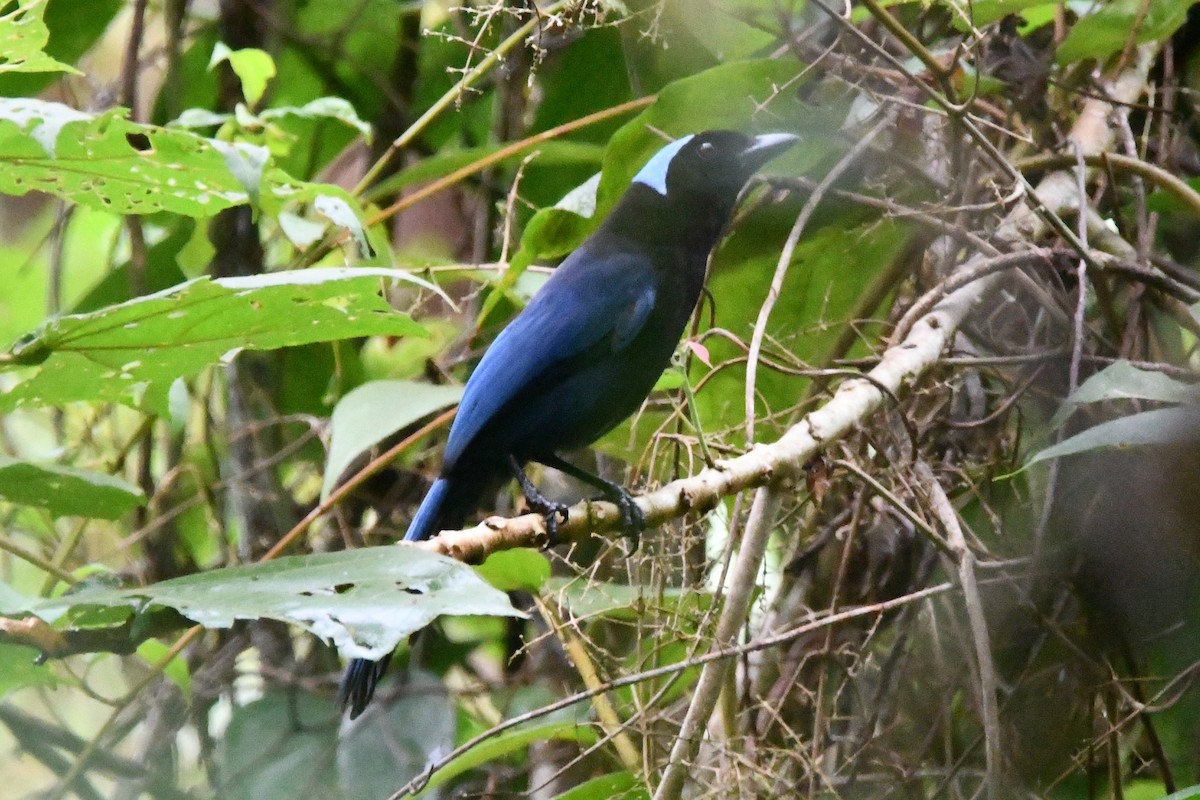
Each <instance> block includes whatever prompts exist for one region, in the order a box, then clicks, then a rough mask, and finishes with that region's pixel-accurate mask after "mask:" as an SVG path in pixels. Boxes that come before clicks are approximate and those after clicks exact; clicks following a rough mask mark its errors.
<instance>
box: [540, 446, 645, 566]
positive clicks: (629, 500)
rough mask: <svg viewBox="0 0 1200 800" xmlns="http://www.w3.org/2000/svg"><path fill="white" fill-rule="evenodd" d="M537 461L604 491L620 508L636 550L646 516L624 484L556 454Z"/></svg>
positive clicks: (623, 522)
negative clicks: (614, 481) (591, 471)
mask: <svg viewBox="0 0 1200 800" xmlns="http://www.w3.org/2000/svg"><path fill="white" fill-rule="evenodd" d="M537 461H538V463H540V464H545V465H546V466H547V467H550V468H552V469H556V470H558V471H559V472H564V473H566V474H567V475H570V476H571V477H572V478H575V479H576V480H580V481H583V482H584V483H586V484H589V485H591V486H595V487H596V488H597V489H599V490H600V491H601V492H603V493H604V497H605V498H607V499H608V500H611V501H612V502H613V503H615V504H616V506H617V508H619V509H621V524H622V525H623V526H624V528H625V532H626V533H627V534H629V536H630V537H631V538H632V539H633V547H634V549H635V550H636V549H637V546H638V540H639V539H640V538H641V535H642V531H643V530H645V529H646V516H645V515H644V514H643V513H642V509H641V508H639V507H638V504H637V503H636V502H635V501H634V499H633V495H631V494H630V493H629V492H628V491H627V490H626V489H625V487H624V486H622V485H621V484H619V483H613V482H612V481H606V480H605V479H604V478H601V477H600V476H599V475H593V474H592V473H590V472H587V471H586V470H583V469H580V468H579V467H577V466H575V465H574V464H572V463H571V462H569V461H564V460H563V459H561V458H559V457H558V456H556V455H550V456H546V457H544V458H542V457H539V458H538V459H537Z"/></svg>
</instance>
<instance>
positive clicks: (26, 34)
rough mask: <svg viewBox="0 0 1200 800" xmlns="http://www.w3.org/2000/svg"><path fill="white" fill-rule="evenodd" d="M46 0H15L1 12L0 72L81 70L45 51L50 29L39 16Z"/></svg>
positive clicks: (74, 73) (78, 72) (72, 71)
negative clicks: (11, 7)
mask: <svg viewBox="0 0 1200 800" xmlns="http://www.w3.org/2000/svg"><path fill="white" fill-rule="evenodd" d="M47 2H48V0H18V2H17V6H16V8H13V9H12V10H11V11H9V12H8V13H7V14H4V15H3V16H0V73H4V72H69V73H71V74H73V75H81V74H82V73H81V72H80V71H79V70H77V69H75V68H74V67H72V66H71V65H70V64H64V63H62V62H61V61H58V60H57V59H53V58H51V57H50V56H48V55H46V53H45V52H44V51H45V48H46V44H47V43H48V42H49V41H50V29H49V28H47V27H46V23H45V22H44V21H43V20H42V15H43V14H44V13H45V12H46V4H47Z"/></svg>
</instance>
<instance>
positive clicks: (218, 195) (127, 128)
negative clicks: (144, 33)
mask: <svg viewBox="0 0 1200 800" xmlns="http://www.w3.org/2000/svg"><path fill="white" fill-rule="evenodd" d="M125 113H126V112H125V111H124V110H123V109H112V110H109V111H107V112H105V113H104V114H101V115H99V116H93V115H91V114H86V113H84V112H82V111H77V110H75V109H73V108H71V107H70V106H66V105H63V104H61V103H51V102H48V101H45V100H38V99H35V98H22V97H18V98H6V97H0V192H4V193H7V194H12V195H17V196H20V195H24V194H26V193H27V192H30V191H42V192H46V193H48V194H51V195H54V196H55V197H59V198H62V199H64V200H68V201H71V202H74V203H80V204H83V205H87V206H90V207H93V208H98V209H101V210H105V211H110V212H112V213H116V214H151V213H154V212H157V211H169V212H171V213H174V214H182V215H184V216H188V217H210V216H212V215H214V214H216V213H218V212H219V211H223V210H224V209H226V208H230V207H232V206H237V205H244V204H247V203H256V204H260V205H261V206H262V207H263V208H265V209H266V210H268V211H270V212H272V213H278V212H279V211H280V210H281V209H282V208H283V207H284V206H285V205H295V204H299V203H309V204H312V205H313V207H314V210H315V211H316V212H317V213H319V214H320V215H322V216H324V217H325V218H327V219H330V220H331V221H332V222H334V224H337V225H339V226H341V227H343V228H346V229H347V230H349V231H351V232H352V233H353V234H354V235H355V237H356V238H358V239H359V240H360V242H361V243H364V244H365V241H366V238H365V234H364V233H363V230H362V211H361V209H360V208H359V207H358V203H357V201H355V200H354V199H353V198H351V197H350V195H349V193H348V192H346V191H345V190H343V189H340V188H339V187H337V186H332V185H326V184H314V183H305V182H303V181H297V180H294V179H293V178H291V177H290V176H288V175H287V174H286V173H284V172H283V171H282V170H280V169H278V168H277V167H273V166H272V165H271V157H270V151H268V150H267V148H265V147H258V146H255V145H251V144H247V143H244V142H233V143H231V142H224V141H221V140H219V139H206V138H204V137H202V136H198V135H196V134H194V133H192V132H190V131H186V130H179V129H175V128H163V127H159V126H156V125H140V124H138V123H135V122H130V121H129V120H127V119H125V118H124V117H123V115H124V114H125ZM363 249H364V250H367V249H368V248H366V247H364V248H363Z"/></svg>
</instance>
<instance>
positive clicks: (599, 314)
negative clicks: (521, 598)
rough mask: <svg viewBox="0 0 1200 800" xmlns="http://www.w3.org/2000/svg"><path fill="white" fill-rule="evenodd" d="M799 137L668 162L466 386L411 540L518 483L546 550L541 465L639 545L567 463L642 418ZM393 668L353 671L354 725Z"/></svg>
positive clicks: (696, 145) (380, 664)
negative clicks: (723, 251)
mask: <svg viewBox="0 0 1200 800" xmlns="http://www.w3.org/2000/svg"><path fill="white" fill-rule="evenodd" d="M798 139H799V137H797V136H795V135H793V134H790V133H765V134H760V135H757V136H752V135H747V134H744V133H740V132H737V131H731V130H710V131H704V132H701V133H695V134H691V135H687V136H682V137H680V138H678V139H675V140H674V141H672V142H670V143H669V144H667V145H665V146H664V147H662V148H661V149H659V150H658V151H657V152H656V153H655V154H654V155H653V156H651V158H650V159H649V161H647V162H646V164H645V165H644V166H643V167H642V168H641V170H640V171H639V172H638V173H637V174H636V175H635V176H634V178H633V181H632V182H631V183H630V185H629V188H628V189H627V190H626V191H625V193H624V195H622V197H621V198H620V200H618V201H617V203H616V205H615V206H614V207H613V209H612V211H611V212H610V213H609V214H608V216H607V217H606V218H605V219H604V221H603V222H602V223H601V224H600V225H599V227H597V229H596V230H595V232H594V233H593V234H592V235H591V236H589V237H588V238H587V239H586V240H585V241H584V242H583V243H582V244H581V245H580V246H579V247H578V248H577V249H576V250H575V251H574V252H572V253H571V254H570V255H569V256H567V258H566V259H565V260H563V262H562V263H561V264H560V265H559V266H558V267H557V268H556V269H555V270H554V271H553V273H552V275H551V277H550V278H549V280H547V281H546V283H545V284H544V285H543V286H542V287H541V289H540V290H539V291H538V292H537V293H536V294H535V295H534V297H533V299H532V300H530V302H529V303H528V304H527V305H526V306H525V308H524V309H523V310H522V311H521V312H520V313H519V314H518V315H517V316H516V317H515V318H514V319H513V320H512V322H510V323H509V324H508V325H507V326H506V327H505V328H504V329H503V330H502V331H501V332H500V334H499V335H498V336H497V337H496V339H495V340H494V341H493V342H492V344H491V346H490V347H489V348H488V349H487V351H486V352H485V353H484V355H483V357H482V358H481V359H480V361H479V364H478V366H477V367H476V368H475V371H474V372H473V373H472V374H471V376H470V378H469V379H468V380H467V384H466V387H465V388H464V390H463V395H462V400H461V401H460V403H459V407H458V413H457V414H456V416H455V418H454V422H453V424H452V425H451V428H450V434H449V436H448V438H447V441H446V447H445V451H444V453H443V457H442V465H441V471H440V474H439V476H438V478H437V479H436V480H435V481H434V483H433V485H432V486H431V487H430V489H429V491H428V492H427V493H426V495H425V498H424V499H423V500H422V502H421V505H420V506H419V507H418V509H417V512H416V514H415V515H414V516H413V518H412V522H411V523H410V524H409V527H408V530H407V532H406V534H405V536H404V539H405V541H420V540H424V539H428V538H430V537H431V536H433V535H434V534H436V533H438V532H440V531H442V530H450V529H456V528H461V527H462V524H463V522H464V520H465V519H466V517H467V516H468V515H469V514H471V513H472V512H473V511H475V509H476V507H477V506H478V505H479V504H480V502H481V500H482V499H483V498H484V497H486V496H487V494H488V492H489V491H491V492H494V491H495V490H496V489H497V488H498V487H499V486H500V485H501V484H502V483H503V482H504V481H505V480H507V479H508V478H510V477H512V478H516V480H517V481H518V483H519V485H520V487H521V490H522V492H523V494H524V496H525V500H526V503H527V504H528V505H529V507H530V509H531V510H533V511H535V512H537V513H540V514H543V515H544V516H545V518H546V529H547V533H548V535H549V538H550V541H554V537H555V533H556V531H557V524H558V518H560V517H561V519H562V520H563V521H564V522H565V521H566V519H567V516H566V508H567V507H566V506H565V505H563V504H560V503H554V502H551V501H549V500H548V499H546V498H545V497H544V496H542V495H541V494H540V493H539V492H538V490H537V487H536V486H534V485H533V483H532V481H530V479H529V478H528V476H526V475H525V472H524V468H525V466H526V465H527V464H528V463H530V462H534V463H539V464H542V465H544V466H547V467H550V468H552V469H557V470H560V471H561V472H564V473H566V474H567V475H570V476H572V477H574V478H577V479H579V480H581V481H583V482H585V483H588V484H591V485H592V486H595V487H597V488H598V489H600V491H601V492H602V493H603V494H604V496H605V497H607V498H609V499H610V500H612V501H613V502H614V503H616V504H617V505H618V507H619V508H620V509H621V515H622V520H623V522H624V523H625V526H626V528H627V529H631V530H632V531H633V532H634V533H637V532H638V531H640V530H641V528H642V526H643V524H644V520H643V519H642V514H641V511H640V509H639V508H638V506H637V505H636V504H635V503H634V501H633V498H632V497H631V496H630V495H629V493H628V492H627V491H626V490H625V489H624V487H622V486H621V485H619V484H616V483H612V482H610V481H607V480H604V479H603V478H600V477H599V476H596V475H592V474H590V473H588V472H586V471H584V470H582V469H580V468H579V467H576V466H575V465H573V464H571V463H569V462H567V461H564V460H563V459H562V458H561V456H560V455H559V453H561V452H563V451H566V450H572V449H576V448H580V447H584V446H587V445H589V444H591V443H592V442H594V441H595V440H596V439H598V438H599V437H600V436H602V435H603V434H605V433H606V432H608V431H609V430H611V429H612V428H613V427H615V426H616V425H617V424H618V423H620V422H621V421H622V420H623V419H625V418H626V417H628V416H629V415H631V414H632V413H633V412H634V411H636V410H637V409H638V407H639V406H640V405H641V403H642V401H643V400H644V399H645V398H646V396H647V395H648V394H649V393H650V391H651V389H653V387H654V384H655V382H656V381H657V380H658V378H659V376H660V375H661V374H662V372H663V370H664V369H665V368H666V367H667V365H668V364H669V363H670V360H671V356H672V355H673V354H674V352H675V349H676V348H677V347H678V345H679V341H680V338H681V337H682V335H683V332H684V329H685V327H686V326H687V323H688V320H689V319H690V318H691V316H692V313H693V311H694V309H695V307H696V303H697V301H698V300H699V297H700V293H701V291H702V290H703V287H704V280H705V275H706V272H707V269H708V259H709V256H710V254H711V253H712V251H713V250H714V249H715V248H716V246H717V244H718V243H719V242H720V240H721V238H722V236H723V235H724V232H725V229H726V228H727V227H728V225H729V223H730V221H731V219H732V217H733V209H734V206H735V205H736V203H737V199H738V197H739V195H740V193H741V190H742V189H743V187H744V186H745V185H746V183H747V182H748V181H749V179H750V178H751V176H752V175H753V174H754V173H755V172H757V171H758V169H759V168H760V167H762V166H763V165H765V164H766V163H767V162H768V161H770V160H771V159H773V158H775V157H776V156H778V155H779V154H781V153H782V152H783V151H785V150H787V149H788V148H789V147H791V146H792V145H793V144H794V143H795V142H796V141H798ZM390 658H391V656H390V655H387V656H384V657H383V658H382V659H380V660H378V661H371V660H369V659H362V658H356V659H353V660H352V661H351V662H350V665H349V667H348V668H347V670H346V673H345V676H344V677H343V679H342V683H341V686H340V687H339V692H338V694H339V702H340V704H341V706H342V707H343V708H347V707H348V708H349V710H350V718H351V719H354V718H355V717H357V716H359V715H360V714H361V713H362V712H363V710H364V709H365V708H366V707H367V704H368V703H369V702H370V699H371V697H372V695H373V694H374V692H375V688H376V686H377V685H378V683H379V681H380V679H381V678H382V677H383V674H384V673H385V671H386V670H387V666H388V662H389V660H390Z"/></svg>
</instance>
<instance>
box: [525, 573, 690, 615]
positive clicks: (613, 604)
mask: <svg viewBox="0 0 1200 800" xmlns="http://www.w3.org/2000/svg"><path fill="white" fill-rule="evenodd" d="M542 593H543V594H545V595H547V596H550V597H553V598H554V599H555V601H556V602H558V603H559V604H560V605H562V606H565V607H566V608H568V609H570V611H571V613H572V614H574V615H575V616H576V617H601V616H603V617H612V618H615V619H627V620H634V619H637V618H638V617H640V616H641V615H642V614H644V613H645V609H646V607H647V606H649V605H653V606H654V607H655V608H656V609H660V610H666V611H670V612H672V613H675V614H677V615H684V616H690V615H694V614H697V613H699V612H703V611H705V610H707V609H709V608H711V607H712V595H711V594H710V593H709V592H706V591H700V590H697V589H663V590H658V589H653V590H648V589H647V587H644V586H630V585H628V584H621V583H606V582H603V581H583V580H580V579H578V578H550V579H549V580H547V581H545V583H544V585H543V586H542Z"/></svg>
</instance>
